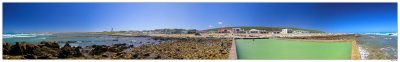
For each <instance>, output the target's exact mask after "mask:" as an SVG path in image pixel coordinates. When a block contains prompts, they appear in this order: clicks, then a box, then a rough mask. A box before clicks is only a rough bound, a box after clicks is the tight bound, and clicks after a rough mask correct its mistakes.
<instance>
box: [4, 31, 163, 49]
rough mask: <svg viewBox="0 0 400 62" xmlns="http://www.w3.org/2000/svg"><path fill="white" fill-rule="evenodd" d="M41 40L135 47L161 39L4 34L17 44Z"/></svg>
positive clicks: (65, 34)
mask: <svg viewBox="0 0 400 62" xmlns="http://www.w3.org/2000/svg"><path fill="white" fill-rule="evenodd" d="M41 41H57V42H59V45H60V46H63V45H65V43H67V42H72V43H70V45H71V46H82V47H84V46H91V45H113V44H123V43H125V44H127V45H133V46H135V47H137V46H140V45H143V44H157V43H159V40H153V39H151V38H148V37H123V36H108V35H96V34H87V33H53V34H32V33H30V34H27V33H6V34H3V42H6V43H11V44H15V43H16V42H29V43H34V44H38V43H40V42H41Z"/></svg>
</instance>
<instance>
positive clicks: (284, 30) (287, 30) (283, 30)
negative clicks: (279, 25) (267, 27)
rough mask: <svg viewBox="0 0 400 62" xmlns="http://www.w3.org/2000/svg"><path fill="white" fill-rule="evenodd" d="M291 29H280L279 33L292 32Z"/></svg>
mask: <svg viewBox="0 0 400 62" xmlns="http://www.w3.org/2000/svg"><path fill="white" fill-rule="evenodd" d="M292 32H293V31H292V30H291V29H282V32H281V34H289V33H292Z"/></svg>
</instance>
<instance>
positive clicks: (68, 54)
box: [59, 43, 82, 58]
mask: <svg viewBox="0 0 400 62" xmlns="http://www.w3.org/2000/svg"><path fill="white" fill-rule="evenodd" d="M79 56H82V54H81V53H80V49H79V48H74V47H71V45H69V43H66V44H65V45H64V47H62V48H61V53H60V56H59V58H72V57H79Z"/></svg>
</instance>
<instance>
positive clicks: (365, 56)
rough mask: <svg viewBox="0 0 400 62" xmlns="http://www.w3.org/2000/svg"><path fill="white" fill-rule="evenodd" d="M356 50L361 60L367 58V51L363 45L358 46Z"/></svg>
mask: <svg viewBox="0 0 400 62" xmlns="http://www.w3.org/2000/svg"><path fill="white" fill-rule="evenodd" d="M358 50H359V51H360V55H361V60H367V59H368V55H369V53H368V52H367V50H365V49H364V48H363V47H361V46H358Z"/></svg>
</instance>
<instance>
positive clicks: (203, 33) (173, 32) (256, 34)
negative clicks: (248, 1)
mask: <svg viewBox="0 0 400 62" xmlns="http://www.w3.org/2000/svg"><path fill="white" fill-rule="evenodd" d="M96 34H106V35H124V36H166V37H241V38H266V37H295V36H326V35H342V34H338V33H335V34H330V33H324V32H322V31H318V30H310V29H302V28H283V27H221V28H213V29H206V30H196V29H154V30H142V31H116V30H115V29H114V28H112V29H111V30H110V31H103V32H97V33H96Z"/></svg>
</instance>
